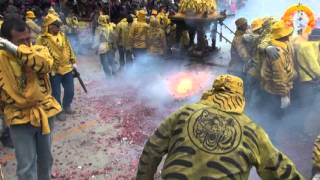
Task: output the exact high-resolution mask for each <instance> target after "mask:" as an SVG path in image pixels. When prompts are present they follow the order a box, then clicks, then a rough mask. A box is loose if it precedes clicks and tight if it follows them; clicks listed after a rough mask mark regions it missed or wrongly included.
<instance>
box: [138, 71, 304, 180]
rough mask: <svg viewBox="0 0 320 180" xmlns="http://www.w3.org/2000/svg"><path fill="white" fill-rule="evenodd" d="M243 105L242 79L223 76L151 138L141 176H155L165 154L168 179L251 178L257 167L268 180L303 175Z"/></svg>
mask: <svg viewBox="0 0 320 180" xmlns="http://www.w3.org/2000/svg"><path fill="white" fill-rule="evenodd" d="M244 108H245V99H244V97H243V82H242V80H241V79H240V78H239V77H236V76H232V75H221V76H219V77H218V78H217V79H216V80H215V82H214V83H213V88H212V90H210V91H208V92H206V93H204V95H203V96H202V98H201V100H200V102H198V103H195V104H192V105H187V106H185V107H183V108H181V109H180V110H178V111H177V112H175V113H173V114H172V115H170V116H169V117H168V118H167V119H166V120H165V121H164V122H163V123H162V124H161V125H160V127H159V128H158V129H157V130H156V131H155V132H154V134H153V135H152V136H151V137H150V138H149V140H148V141H147V143H146V145H145V147H144V150H143V152H142V155H141V157H140V161H139V167H138V172H137V180H147V179H148V180H151V179H154V174H155V172H156V170H157V167H158V165H159V163H160V162H161V160H162V157H163V156H164V155H166V154H167V157H166V159H165V162H164V166H163V169H162V174H161V175H162V178H163V179H165V180H169V179H170V180H171V179H180V180H182V179H183V180H187V179H190V180H200V179H201V180H205V179H206V180H210V179H234V180H237V179H248V177H249V174H250V169H251V168H252V167H253V166H255V167H256V169H257V171H258V173H259V175H260V176H261V178H263V179H295V180H299V179H304V178H303V177H302V176H301V175H300V173H299V172H298V171H297V169H296V167H295V165H294V164H293V163H292V162H291V160H290V159H289V158H288V157H287V156H286V155H284V154H283V153H282V152H280V151H279V150H277V149H276V148H275V147H274V146H273V145H272V143H271V142H270V140H269V137H268V135H267V134H266V133H265V131H264V130H263V129H262V128H261V127H259V126H258V125H257V124H255V123H254V122H253V121H251V120H250V119H249V117H247V116H246V115H245V114H244V113H243V112H244Z"/></svg>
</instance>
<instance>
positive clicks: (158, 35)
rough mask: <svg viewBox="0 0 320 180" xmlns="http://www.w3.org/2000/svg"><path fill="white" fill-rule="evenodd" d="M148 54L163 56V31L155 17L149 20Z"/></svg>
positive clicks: (164, 42)
mask: <svg viewBox="0 0 320 180" xmlns="http://www.w3.org/2000/svg"><path fill="white" fill-rule="evenodd" d="M147 45H148V52H149V53H150V54H154V55H164V53H165V50H166V46H167V42H166V35H165V32H164V30H163V29H162V28H161V27H160V23H159V21H158V20H157V19H156V18H155V17H151V19H150V28H149V29H148V32H147Z"/></svg>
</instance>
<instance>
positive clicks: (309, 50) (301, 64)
mask: <svg viewBox="0 0 320 180" xmlns="http://www.w3.org/2000/svg"><path fill="white" fill-rule="evenodd" d="M319 46H320V42H310V41H306V42H302V43H300V45H299V46H298V47H297V59H296V61H297V62H296V69H297V72H298V75H299V80H300V81H301V82H307V81H311V80H317V79H320V52H319V51H320V50H319Z"/></svg>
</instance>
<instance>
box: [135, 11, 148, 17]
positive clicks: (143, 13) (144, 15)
mask: <svg viewBox="0 0 320 180" xmlns="http://www.w3.org/2000/svg"><path fill="white" fill-rule="evenodd" d="M146 15H147V11H145V10H140V11H138V12H137V17H138V19H145V18H146Z"/></svg>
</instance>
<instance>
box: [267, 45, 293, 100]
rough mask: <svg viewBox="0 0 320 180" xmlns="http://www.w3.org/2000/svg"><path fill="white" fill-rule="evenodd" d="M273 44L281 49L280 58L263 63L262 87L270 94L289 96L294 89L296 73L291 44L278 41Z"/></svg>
mask: <svg viewBox="0 0 320 180" xmlns="http://www.w3.org/2000/svg"><path fill="white" fill-rule="evenodd" d="M271 43H272V45H274V46H277V47H278V48H279V49H280V51H279V53H280V57H279V58H278V59H277V60H271V59H268V58H266V59H265V60H264V61H263V62H262V66H261V86H262V88H263V89H264V90H265V91H266V92H268V93H270V94H274V95H280V96H287V95H289V92H290V90H291V89H292V87H293V79H294V73H295V70H294V64H293V59H292V58H293V50H292V46H291V44H290V43H289V42H287V43H283V42H280V41H276V40H272V42H271Z"/></svg>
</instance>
